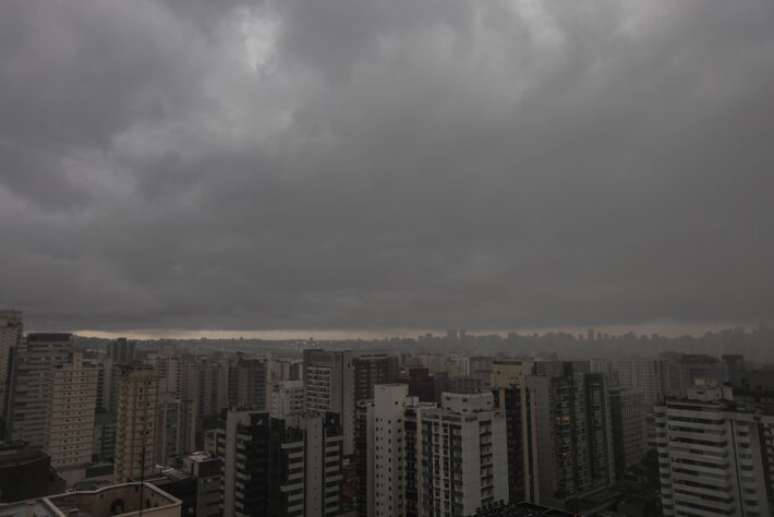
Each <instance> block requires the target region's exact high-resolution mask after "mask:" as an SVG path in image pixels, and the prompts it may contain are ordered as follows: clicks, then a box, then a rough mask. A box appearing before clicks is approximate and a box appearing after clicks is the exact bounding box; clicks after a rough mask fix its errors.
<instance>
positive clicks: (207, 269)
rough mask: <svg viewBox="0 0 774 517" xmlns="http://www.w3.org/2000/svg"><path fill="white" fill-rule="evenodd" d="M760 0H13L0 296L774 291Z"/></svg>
mask: <svg viewBox="0 0 774 517" xmlns="http://www.w3.org/2000/svg"><path fill="white" fill-rule="evenodd" d="M771 27H774V3H772V2H771V1H770V0H750V1H743V2H711V1H709V2H708V1H706V0H685V1H681V2H673V1H667V0H663V1H662V0H652V1H648V2H642V1H640V0H590V1H586V2H554V1H540V0H492V1H487V2H478V1H474V0H422V1H419V2H417V1H416V0H392V1H385V0H328V1H325V2H319V1H313V0H265V1H264V2H254V3H251V2H240V1H236V0H233V1H232V0H230V1H228V2H210V1H207V0H195V1H194V0H166V1H161V0H158V1H153V2H152V1H148V0H137V1H135V2H125V1H123V0H105V1H102V2H87V1H67V2H65V1H55V2H44V1H30V0H9V1H5V2H3V3H2V5H0V85H2V87H0V242H1V243H2V244H1V245H0V264H1V265H0V305H7V306H13V307H19V308H22V309H24V310H25V311H27V313H28V316H29V318H30V320H31V321H32V322H33V324H36V325H38V326H42V327H56V326H58V327H70V328H78V327H80V328H84V327H88V328H100V329H110V328H149V327H172V328H185V329H196V328H223V329H256V328H287V329H292V328H397V327H401V328H411V327H416V328H433V327H446V326H458V325H461V326H467V327H468V328H480V329H484V328H498V329H501V328H517V327H535V326H549V325H579V324H580V325H585V324H594V325H598V324H628V323H632V324H635V323H641V322H647V321H653V320H662V319H670V320H676V321H692V322H715V321H738V322H748V321H756V320H759V319H768V318H770V317H771V315H772V312H773V311H774V289H773V288H774V268H772V263H773V260H774V224H772V220H773V218H772V216H773V215H774V214H773V213H772V199H773V197H772V192H774V151H773V150H772V138H773V137H774V31H772V30H771Z"/></svg>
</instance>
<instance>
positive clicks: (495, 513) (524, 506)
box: [476, 503, 577, 517]
mask: <svg viewBox="0 0 774 517" xmlns="http://www.w3.org/2000/svg"><path fill="white" fill-rule="evenodd" d="M575 515H577V514H574V513H570V512H565V511H563V510H556V509H554V508H548V507H546V506H540V505H536V504H531V503H517V504H508V505H505V506H500V507H497V508H489V509H486V510H481V511H479V512H478V513H476V517H574V516H575Z"/></svg>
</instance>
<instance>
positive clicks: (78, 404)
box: [46, 352, 97, 485]
mask: <svg viewBox="0 0 774 517" xmlns="http://www.w3.org/2000/svg"><path fill="white" fill-rule="evenodd" d="M51 385H52V388H51V392H50V393H51V398H50V404H49V415H48V440H47V444H46V450H47V452H48V454H49V455H50V456H51V465H52V466H53V467H55V468H56V469H57V470H58V471H59V473H60V474H61V475H62V477H64V478H65V480H66V481H67V483H68V485H73V484H74V483H76V482H78V481H80V480H81V479H83V477H84V476H85V474H86V466H87V465H88V464H89V463H91V461H92V454H93V452H94V409H95V407H96V402H97V367H96V366H95V365H94V364H93V363H91V362H89V361H87V360H85V359H84V357H83V354H82V353H81V352H73V353H72V354H71V356H70V360H69V362H67V363H64V364H62V365H60V366H57V367H56V368H54V369H53V370H52V372H51Z"/></svg>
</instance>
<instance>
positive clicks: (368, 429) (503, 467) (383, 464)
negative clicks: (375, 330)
mask: <svg viewBox="0 0 774 517" xmlns="http://www.w3.org/2000/svg"><path fill="white" fill-rule="evenodd" d="M358 409H359V412H358V415H359V419H358V422H359V424H360V425H359V426H358V434H357V438H358V443H359V444H361V447H359V449H362V450H363V456H364V457H362V458H360V461H359V462H358V464H359V466H360V468H359V472H360V473H361V476H360V477H361V480H362V481H364V482H365V486H361V487H360V490H359V497H358V500H357V503H358V504H357V510H358V514H359V515H366V516H368V517H378V516H422V517H433V516H435V515H461V516H462V515H473V514H474V513H475V512H476V511H477V510H478V509H479V508H484V507H487V506H492V505H496V504H498V503H500V502H506V501H507V499H508V465H507V462H504V461H501V458H504V457H505V456H506V449H507V445H506V442H507V438H506V432H507V431H506V422H505V417H504V414H503V412H502V411H501V410H498V409H495V407H494V399H493V396H492V394H491V393H479V394H470V395H468V394H457V393H444V394H443V396H442V403H441V407H438V406H436V405H435V404H433V403H424V402H419V400H418V399H417V398H416V397H409V396H408V389H407V386H406V385H401V384H391V385H378V386H376V387H375V393H374V400H373V401H368V402H361V403H360V405H359V408H358ZM363 445H365V446H364V447H363ZM363 464H365V465H366V467H365V468H362V465H363Z"/></svg>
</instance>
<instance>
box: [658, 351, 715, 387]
mask: <svg viewBox="0 0 774 517" xmlns="http://www.w3.org/2000/svg"><path fill="white" fill-rule="evenodd" d="M661 359H662V360H663V363H662V364H663V367H664V374H663V376H664V396H665V397H676V398H682V397H685V396H686V395H687V393H688V390H689V389H692V388H693V387H694V386H695V385H696V383H697V382H700V383H707V382H710V383H720V382H723V376H724V375H723V364H722V363H721V362H720V361H719V360H718V359H717V358H715V357H712V356H709V355H703V354H670V353H666V354H661Z"/></svg>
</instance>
